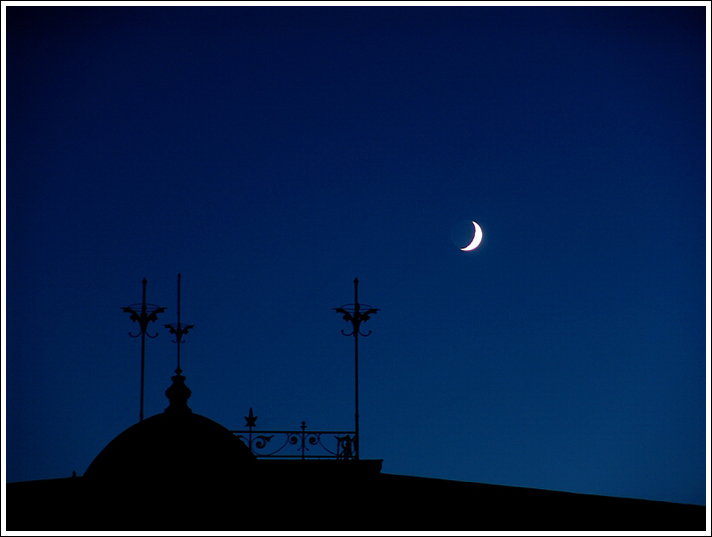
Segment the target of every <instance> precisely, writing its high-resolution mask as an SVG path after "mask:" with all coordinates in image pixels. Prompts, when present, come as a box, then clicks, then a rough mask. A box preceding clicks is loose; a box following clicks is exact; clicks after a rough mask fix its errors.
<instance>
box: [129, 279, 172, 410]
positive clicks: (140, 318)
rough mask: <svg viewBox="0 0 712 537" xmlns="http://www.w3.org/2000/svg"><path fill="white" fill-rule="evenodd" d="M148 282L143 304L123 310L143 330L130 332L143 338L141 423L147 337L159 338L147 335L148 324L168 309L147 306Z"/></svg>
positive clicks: (151, 305) (144, 283) (144, 288)
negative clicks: (135, 332)
mask: <svg viewBox="0 0 712 537" xmlns="http://www.w3.org/2000/svg"><path fill="white" fill-rule="evenodd" d="M147 283H148V281H147V280H146V278H144V279H143V301H142V303H141V304H131V305H130V306H126V307H125V308H121V309H123V310H124V311H125V312H126V313H130V314H131V320H132V321H134V322H138V325H139V327H140V328H141V331H140V332H139V333H138V334H136V335H133V334H132V333H131V332H129V336H131V337H133V338H136V337H138V336H141V405H140V411H139V421H143V386H144V369H145V363H146V358H145V357H146V336H148V337H150V338H151V339H153V338H155V337H158V333H156V335H154V336H152V335H150V334H147V333H146V329H147V328H148V323H150V322H155V321H157V320H158V314H159V313H163V312H164V311H165V310H166V308H162V307H161V306H156V305H155V304H147V303H146V284H147ZM138 309H140V311H141V313H139V312H138V311H136V310H138Z"/></svg>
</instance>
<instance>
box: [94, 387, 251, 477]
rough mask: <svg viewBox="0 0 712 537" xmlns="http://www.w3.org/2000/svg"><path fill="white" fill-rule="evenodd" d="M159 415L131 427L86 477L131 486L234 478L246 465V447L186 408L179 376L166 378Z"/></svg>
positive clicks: (248, 453)
mask: <svg viewBox="0 0 712 537" xmlns="http://www.w3.org/2000/svg"><path fill="white" fill-rule="evenodd" d="M172 379H173V384H172V385H171V387H170V388H168V390H166V395H167V396H168V398H169V399H170V401H171V404H170V405H169V406H168V408H166V410H165V412H163V413H162V414H157V415H155V416H151V417H150V418H146V419H145V420H143V421H140V422H139V423H136V424H135V425H132V426H131V427H129V428H128V429H126V430H125V431H124V432H122V433H121V434H119V435H118V436H117V437H116V438H114V439H113V440H112V441H111V442H109V444H108V445H107V446H106V447H105V448H104V449H103V450H102V451H101V453H99V455H97V456H96V458H95V459H94V461H93V462H92V463H91V464H90V465H89V468H88V469H87V471H86V472H85V474H84V475H85V476H86V477H87V478H89V479H97V480H102V481H104V480H107V481H108V480H111V481H121V480H130V481H132V482H134V483H135V482H137V481H138V482H141V481H145V482H147V483H148V482H151V483H157V482H163V483H168V482H172V481H181V482H184V481H186V480H190V481H218V480H224V479H231V480H232V479H235V478H237V477H240V476H241V475H244V473H245V472H246V471H248V470H249V469H250V468H251V467H252V463H253V462H254V461H255V456H254V455H253V454H252V452H251V451H250V449H249V448H248V447H247V446H246V445H245V444H243V443H242V441H240V439H238V438H236V437H235V436H234V435H233V434H232V433H231V432H230V431H229V430H228V429H226V428H225V427H223V426H222V425H220V424H219V423H217V422H215V421H213V420H211V419H209V418H206V417H205V416H200V415H198V414H194V413H193V411H192V410H191V409H190V408H188V405H187V399H188V397H189V396H190V389H189V388H188V387H187V386H186V385H185V383H184V380H185V377H183V376H182V375H180V374H178V375H175V376H174V377H172Z"/></svg>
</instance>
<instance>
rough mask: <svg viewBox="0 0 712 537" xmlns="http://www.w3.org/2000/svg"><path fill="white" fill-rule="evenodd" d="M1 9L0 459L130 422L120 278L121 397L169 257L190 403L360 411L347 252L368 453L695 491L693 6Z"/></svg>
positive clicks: (514, 478) (133, 385)
mask: <svg viewBox="0 0 712 537" xmlns="http://www.w3.org/2000/svg"><path fill="white" fill-rule="evenodd" d="M701 4H702V3H701ZM707 9H709V7H708V8H707ZM6 15H7V18H6V23H7V26H6V32H7V34H6V35H7V46H6V54H7V63H6V68H7V71H6V96H7V105H6V130H7V134H6V144H7V145H6V149H7V153H6V154H7V161H6V166H7V168H6V218H7V220H6V226H7V227H6V230H7V241H6V245H5V247H6V252H5V255H6V278H7V280H6V308H7V310H6V311H7V316H6V323H7V324H6V358H5V366H6V374H5V375H3V379H4V381H6V397H7V400H6V406H4V408H6V412H7V414H6V422H5V423H6V435H3V436H4V437H5V438H6V464H7V472H6V481H8V482H13V481H22V480H31V479H44V478H59V477H69V476H71V475H72V472H73V471H76V472H77V474H78V475H82V474H83V473H84V472H85V470H86V469H87V467H88V466H89V464H90V463H91V462H92V460H93V458H94V457H95V456H96V455H97V454H98V453H99V452H100V451H101V450H102V449H103V448H104V446H106V444H107V443H108V442H109V441H110V440H112V439H113V438H114V437H115V436H116V435H118V434H119V433H120V432H121V431H123V430H124V429H126V428H127V427H129V426H130V425H132V424H134V423H136V422H137V421H138V419H139V396H140V349H141V344H140V339H132V338H131V337H129V334H128V333H129V332H132V333H134V334H135V333H137V328H138V327H137V325H136V323H132V322H131V320H130V318H129V315H128V314H126V313H124V312H123V311H122V309H121V308H122V307H123V306H128V305H130V304H134V303H137V302H140V301H141V289H142V284H141V281H142V280H143V278H146V279H147V280H148V285H147V300H148V302H149V303H153V304H157V305H160V306H164V307H166V308H167V309H166V311H165V313H163V314H161V315H160V316H159V321H158V322H156V323H154V324H153V325H152V326H151V327H150V329H149V333H151V334H154V333H156V332H158V333H159V336H158V337H157V338H156V339H150V340H147V343H146V373H145V374H146V377H145V378H146V389H145V398H146V399H145V415H146V416H151V415H153V414H157V413H160V412H162V411H163V410H164V408H165V407H166V406H167V404H168V401H167V399H166V397H165V395H164V392H165V389H166V388H167V387H168V386H169V385H170V383H171V381H170V377H171V375H173V374H174V373H173V371H174V369H175V367H176V345H175V344H174V343H173V342H172V339H173V336H172V335H171V334H170V333H169V332H168V330H167V329H165V328H164V326H163V325H164V324H165V323H174V322H176V301H177V289H176V284H177V275H178V274H179V273H180V274H181V275H182V280H181V285H182V287H181V300H182V302H181V320H182V321H183V322H186V323H191V324H194V325H195V328H194V329H193V330H192V331H191V332H190V333H189V334H188V335H186V336H185V343H184V344H183V345H182V347H181V366H182V369H183V374H184V375H185V376H186V378H187V380H186V384H187V385H188V386H189V387H190V388H191V390H192V392H193V395H192V397H191V399H190V400H189V406H190V407H191V408H192V409H193V411H194V412H196V413H198V414H202V415H204V416H207V417H209V418H211V419H213V420H215V421H217V422H218V423H221V424H222V425H224V426H226V427H228V428H229V429H238V428H243V427H244V425H245V419H244V416H246V415H247V413H248V411H249V409H250V407H252V408H253V409H254V413H255V415H257V416H258V420H257V427H258V429H260V428H261V429H263V430H267V429H298V428H299V425H300V424H301V422H302V421H303V420H304V421H306V424H307V427H308V428H309V429H311V430H340V431H350V430H353V425H354V345H353V338H348V337H344V336H343V335H342V333H341V330H342V329H343V330H346V331H347V332H348V331H349V328H350V325H348V324H347V323H346V322H344V320H343V319H342V318H341V316H340V315H338V314H337V313H336V312H334V310H333V308H335V307H338V306H341V305H342V304H344V303H348V302H353V299H354V283H353V281H354V278H355V277H358V279H359V281H360V283H359V299H360V301H361V302H363V303H367V304H370V305H372V306H373V307H376V308H379V311H378V313H377V314H376V315H374V316H372V318H371V319H370V320H369V321H368V323H366V324H365V325H364V326H363V328H364V329H365V331H368V330H372V331H373V332H372V334H371V336H370V337H368V338H360V339H359V351H360V353H359V373H360V374H359V387H360V390H359V391H360V393H359V395H360V399H359V405H360V408H359V411H360V428H361V456H362V458H371V459H383V461H384V462H383V472H386V473H395V474H406V475H416V476H426V477H438V478H444V479H456V480H463V481H474V482H481V483H493V484H502V485H514V486H521V487H535V488H544V489H554V490H563V491H571V492H581V493H591V494H603V495H612V496H624V497H634V498H648V499H655V500H665V501H672V502H684V503H695V504H704V503H705V498H706V478H705V475H706V471H705V469H706V466H705V464H706V401H707V390H706V364H707V354H706V339H707V331H706V311H707V304H706V267H707V264H706V261H707V255H706V231H707V217H706V208H707V205H706V186H707V184H706V183H707V179H706V178H707V171H706V155H705V148H706V143H705V137H706V132H707V127H706V112H705V106H706V86H705V84H706V62H705V53H706V21H705V16H706V11H705V7H684V6H675V7H640V6H639V7H536V6H532V7H513V6H509V7H482V6H465V5H463V6H456V7H425V6H421V7H386V6H378V7H345V6H332V7H326V6H321V7H305V6H302V7H298V6H294V7H276V6H263V7H246V6H233V7H231V6H222V7H189V6H183V7H111V6H101V7H61V6H60V7H8V8H7V12H6ZM473 220H474V221H477V222H478V223H479V224H480V225H481V226H482V229H483V232H484V239H483V241H482V243H481V245H480V246H479V247H478V248H477V249H475V250H474V251H471V252H463V251H461V250H460V247H462V246H465V245H466V244H467V242H468V241H469V239H470V238H471V235H467V233H471V232H472V230H471V223H469V222H471V221H473Z"/></svg>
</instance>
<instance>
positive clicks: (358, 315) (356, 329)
mask: <svg viewBox="0 0 712 537" xmlns="http://www.w3.org/2000/svg"><path fill="white" fill-rule="evenodd" d="M361 308H363V309H364V311H361ZM334 311H336V312H337V313H340V314H342V315H343V318H344V321H347V322H350V323H351V326H352V327H353V331H351V332H350V333H348V334H347V333H346V332H344V331H343V330H342V331H341V333H342V334H343V335H345V336H353V337H354V356H355V360H354V362H355V378H356V386H355V396H356V414H355V420H356V430H355V431H356V434H354V438H353V447H354V456H355V459H356V460H358V459H359V456H360V451H359V440H360V437H359V429H358V336H359V335H362V336H363V337H368V336H370V335H371V331H370V330H369V331H368V334H364V333H362V332H361V323H365V322H366V321H368V320H369V319H370V318H371V315H374V314H375V313H377V312H378V309H377V308H373V307H371V306H369V305H368V304H359V302H358V278H354V303H353V304H344V305H343V306H341V307H340V308H334Z"/></svg>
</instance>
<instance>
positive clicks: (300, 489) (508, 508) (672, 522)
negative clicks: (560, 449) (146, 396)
mask: <svg viewBox="0 0 712 537" xmlns="http://www.w3.org/2000/svg"><path fill="white" fill-rule="evenodd" d="M185 380H186V378H185V377H184V376H183V375H181V374H180V373H177V374H176V375H175V376H173V377H172V381H173V382H172V384H171V385H170V387H169V388H168V389H167V390H166V396H167V397H168V399H169V405H168V407H167V408H166V409H165V411H164V412H162V413H160V414H157V415H155V416H151V417H149V418H146V419H145V420H142V421H139V422H138V423H136V424H134V425H133V426H131V427H129V428H128V429H126V430H125V431H123V432H122V433H120V434H119V435H118V436H117V437H116V438H115V439H114V440H112V441H111V442H110V443H109V444H108V445H107V446H106V447H105V448H104V449H103V450H102V451H101V452H100V453H99V454H98V455H97V456H96V458H95V459H94V460H93V462H92V463H91V464H90V465H89V467H88V468H87V470H86V472H85V473H84V475H83V476H73V477H68V478H62V479H48V480H39V481H26V482H18V483H8V484H7V489H6V490H7V498H6V527H7V529H8V530H14V531H15V530H29V531H46V530H67V531H79V530H91V531H106V530H116V531H127V530H143V531H149V530H163V531H178V530H188V531H190V530H234V531H237V530H248V531H259V530H272V531H280V530H306V531H309V530H353V531H361V530H404V531H409V530H410V531H414V530H433V531H436V530H485V531H487V530H490V531H491V530H510V531H517V530H550V531H551V530H569V531H577V530H593V531H595V530H619V531H621V530H639V531H653V530H678V531H686V530H705V525H706V510H705V507H704V506H697V505H686V504H674V503H668V502H658V501H649V500H638V499H625V498H616V497H606V496H594V495H587V494H574V493H567V492H556V491H547V490H538V489H530V488H521V487H510V486H500V485H489V484H481V483H469V482H462V481H451V480H443V479H431V478H421V477H412V476H404V475H393V474H387V473H383V472H382V471H381V464H382V461H381V460H364V459H360V460H356V459H355V458H353V457H351V458H348V457H340V458H331V459H318V460H317V459H301V458H297V459H296V460H295V459H270V458H258V457H256V456H255V454H254V453H253V450H251V449H250V448H249V447H248V445H246V444H245V442H243V440H242V439H241V438H239V437H238V436H236V435H235V434H234V432H231V431H230V430H228V429H227V428H225V427H223V426H222V425H220V424H218V423H216V422H215V421H213V420H211V419H209V418H207V417H204V416H201V415H199V414H196V413H194V412H193V411H192V410H191V408H190V407H189V406H188V398H189V397H190V394H191V392H190V389H189V388H188V387H187V386H186V384H185Z"/></svg>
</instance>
